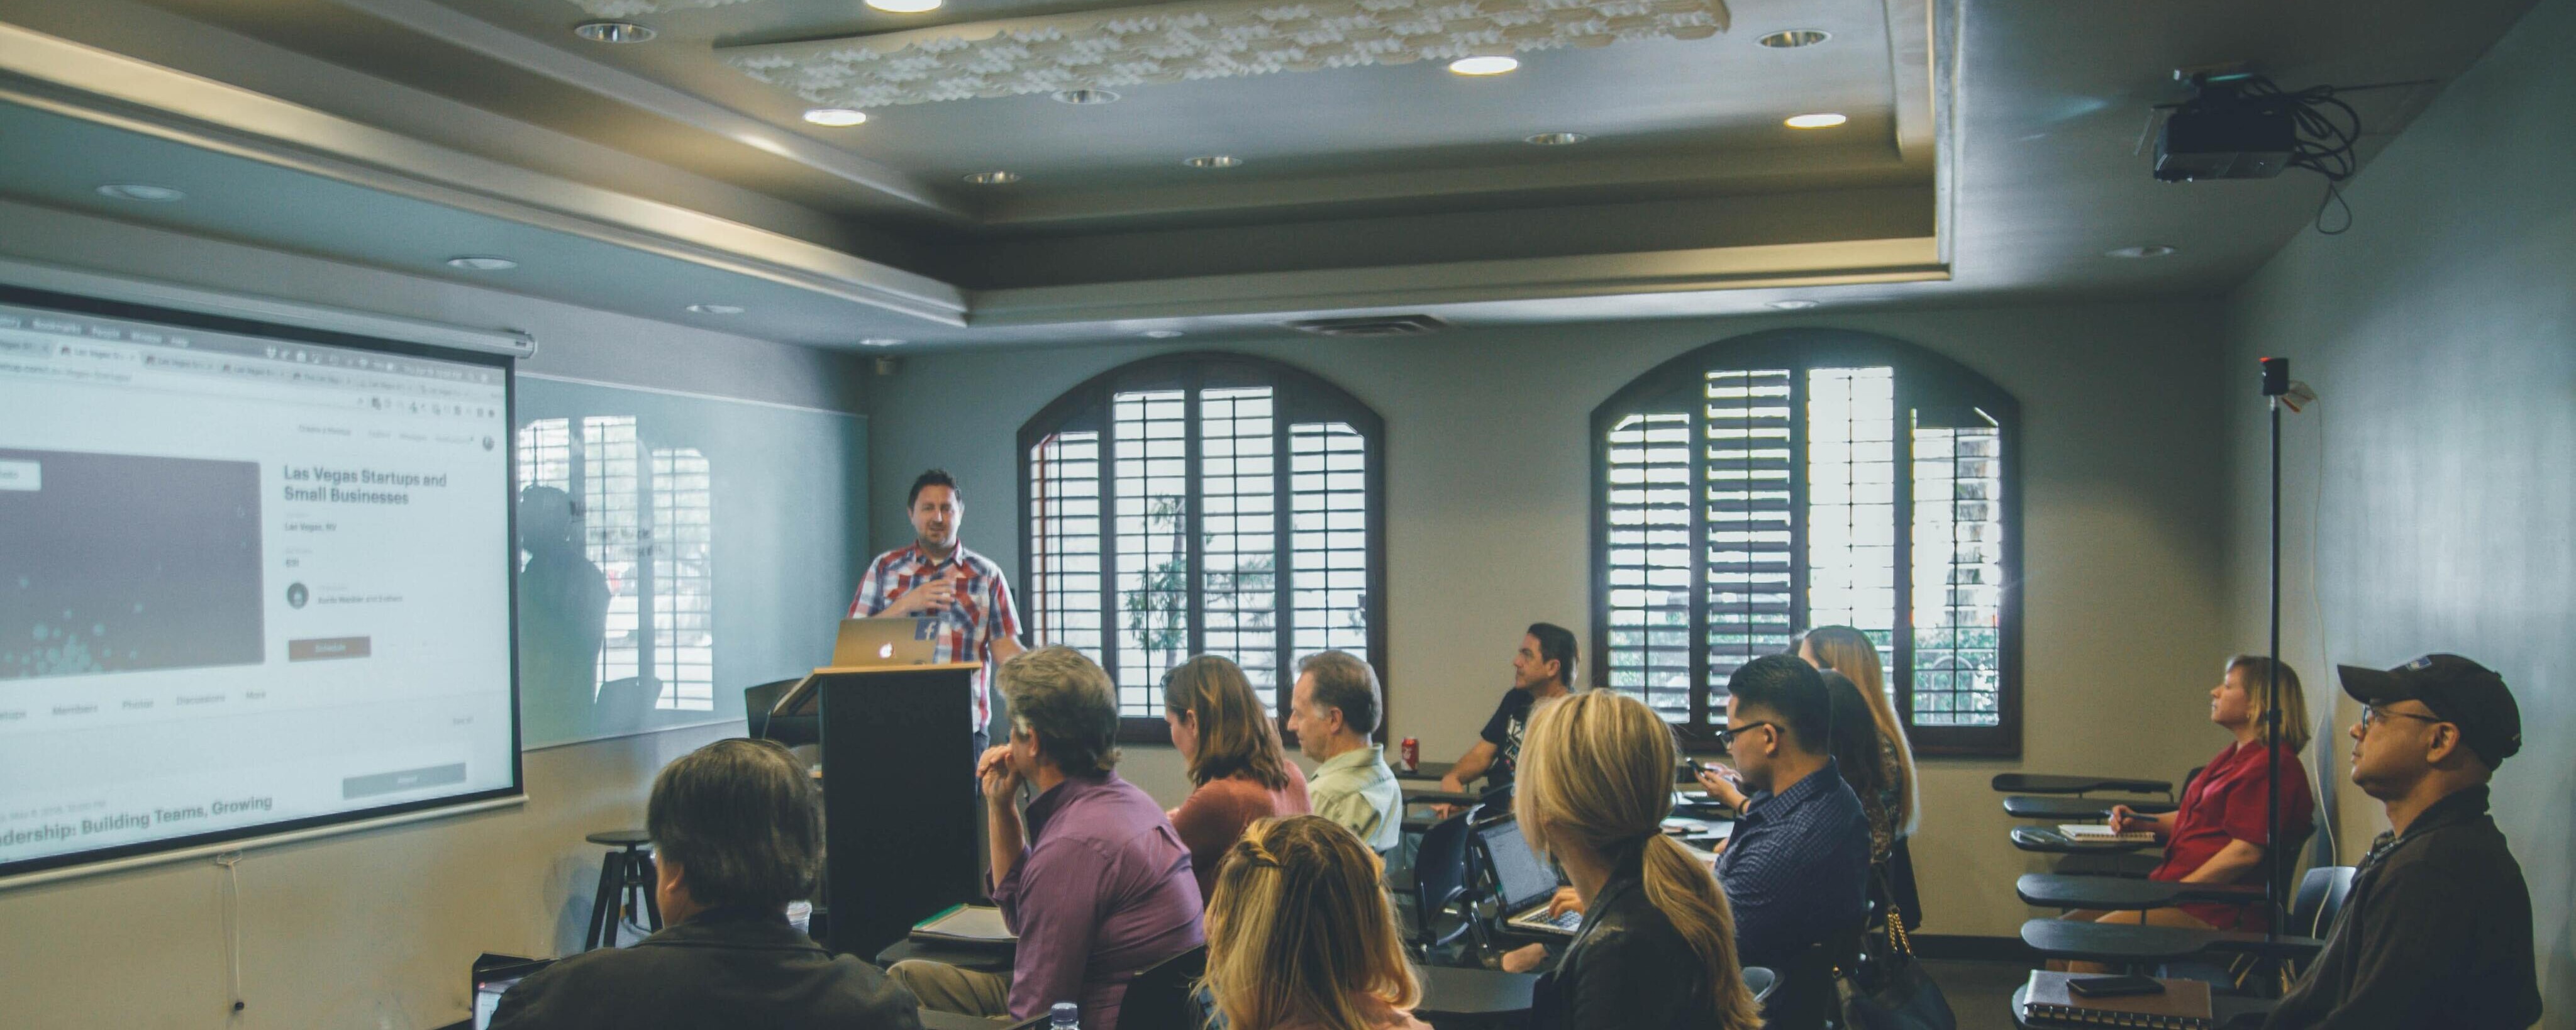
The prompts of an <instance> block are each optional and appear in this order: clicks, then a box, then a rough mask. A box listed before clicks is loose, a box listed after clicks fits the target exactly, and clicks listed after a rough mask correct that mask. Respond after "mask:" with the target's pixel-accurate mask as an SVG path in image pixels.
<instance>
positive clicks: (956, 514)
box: [850, 469, 1025, 755]
mask: <svg viewBox="0 0 2576 1030" xmlns="http://www.w3.org/2000/svg"><path fill="white" fill-rule="evenodd" d="M905 505H906V507H907V509H908V514H909V515H910V516H911V518H912V529H913V536H914V540H913V542H912V543H910V544H908V545H906V546H903V547H899V548H896V549H894V550H891V551H887V552H886V553H884V554H881V555H878V556H877V560H875V561H873V562H870V563H868V573H867V575H866V576H864V577H861V578H860V580H859V593H858V596H857V597H854V598H852V599H851V600H850V618H853V619H864V618H871V617H877V616H884V617H888V618H893V617H912V618H924V619H932V620H935V621H936V622H937V624H938V633H939V639H938V641H937V644H936V647H935V650H934V656H935V657H936V658H937V660H939V661H942V662H979V663H982V665H983V666H984V668H983V669H981V670H979V671H977V672H976V673H975V753H976V754H978V755H981V754H983V753H984V747H985V745H986V744H988V743H990V738H989V737H988V736H987V735H986V733H985V729H984V728H985V727H986V726H987V725H990V724H991V723H992V721H993V702H992V694H991V692H990V690H989V689H988V688H987V686H986V684H987V683H988V682H990V681H991V679H992V678H993V667H994V666H996V665H1000V664H1002V663H1003V662H1006V661H1009V660H1010V659H1011V656H1012V655H1015V654H1018V653H1020V652H1021V651H1022V650H1025V649H1024V648H1022V647H1021V646H1020V613H1019V612H1018V610H1016V609H1014V608H1012V607H1011V585H1010V583H1008V582H1007V581H1005V580H1004V579H1003V578H1002V569H1001V567H1000V566H997V565H995V564H993V562H992V560H991V559H989V558H986V557H984V556H983V555H980V554H977V553H975V552H973V551H969V550H967V549H966V548H965V547H964V546H963V545H961V544H959V543H958V542H957V524H958V522H959V521H960V520H961V517H962V516H963V515H964V512H965V509H964V507H963V506H962V505H961V504H960V503H959V501H958V499H957V481H956V480H955V479H951V478H949V475H948V473H946V472H944V471H941V470H939V469H931V470H930V471H928V472H924V473H922V474H921V476H920V478H917V479H914V480H913V481H912V493H911V495H910V496H909V497H908V498H907V499H906V500H905Z"/></svg>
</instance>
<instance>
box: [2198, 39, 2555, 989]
mask: <svg viewBox="0 0 2576 1030" xmlns="http://www.w3.org/2000/svg"><path fill="white" fill-rule="evenodd" d="M2571 46H2576V0H2545V2H2543V3H2541V4H2540V5H2539V6H2537V7H2535V8H2533V9H2532V11H2531V13H2530V14H2528V15H2526V16H2524V18H2523V20H2522V22H2521V24H2520V25H2519V26H2518V27H2516V28H2515V29H2514V30H2513V32H2512V33H2510V34H2509V35H2507V36H2506V37H2505V38H2504V39H2503V40H2502V41H2500V42H2499V43H2497V44H2496V46H2495V48H2494V49H2493V50H2491V51H2489V52H2488V54H2487V55H2486V57H2485V58H2484V59H2482V60H2481V61H2480V62H2479V63H2478V64H2477V65H2476V66H2475V67H2474V68H2472V69H2471V70H2470V71H2469V72H2468V73H2467V74H2466V75H2463V76H2462V77H2460V78H2459V79H2458V80H2456V81H2454V82H2453V83H2451V84H2450V86H2449V87H2448V88H2447V89H2446V90H2445V91H2444V92H2443V95H2442V96H2441V98H2440V99H2439V100H2437V101H2436V102H2435V103H2434V104H2433V106H2432V107H2431V108H2430V109H2428V110H2427V111H2426V112H2425V113H2424V115H2423V117H2421V118H2419V119H2417V120H2416V122H2415V123H2414V125H2413V126H2411V127H2410V128H2408V129H2407V131H2406V134H2405V135H2404V136H2403V137H2401V138H2399V139H2398V140H2397V141H2396V142H2395V143H2394V144H2392V145H2391V146H2390V147H2389V148H2388V150H2387V151H2386V152H2385V153H2384V154H2382V155H2381V156H2380V157H2379V159H2378V160H2377V161H2375V162H2373V163H2372V164H2371V166H2370V168H2369V170H2368V171H2367V172H2365V173H2364V174H2363V175H2362V176H2361V177H2360V178H2359V179H2358V180H2356V181H2355V182H2354V184H2353V186H2352V189H2351V190H2350V191H2349V194H2348V195H2349V197H2350V199H2351V202H2352V206H2353V211H2354V214H2355V217H2356V221H2355V222H2354V224H2353V228H2352V230H2351V231H2350V232H2347V233H2345V234H2343V235H2341V236H2333V237H2326V236H2318V235H2315V234H2307V235H2302V236H2300V237H2299V238H2298V239H2296V240H2294V241H2293V242H2291V243H2290V245H2289V246H2287V247H2285V248H2284V249H2283V250H2282V251H2281V253H2280V254H2279V255H2277V256H2275V257H2274V258H2273V259H2272V261H2271V262H2270V263H2269V264H2266V265H2265V266H2264V267H2263V268H2262V270H2261V271H2260V272H2259V273H2257V274H2256V275H2255V276H2254V277H2253V279H2252V280H2250V281H2249V282H2248V283H2247V284H2246V285H2245V286H2244V287H2243V288H2242V289H2240V290H2239V291H2237V294H2236V295H2235V297H2234V298H2233V299H2232V303H2231V304H2230V306H2229V312H2228V320H2229V324H2230V335H2231V337H2232V338H2233V339H2235V340H2236V341H2237V346H2236V348H2235V351H2236V352H2235V354H2233V355H2232V356H2231V357H2230V359H2229V364H2228V366H2227V368H2226V369H2225V372H2224V374H2223V377H2222V378H2223V380H2224V383H2225V389H2226V399H2225V404H2226V408H2227V410H2228V412H2229V413H2230V416H2231V419H2230V422H2231V432H2230V435H2231V437H2232V438H2233V439H2234V441H2235V447H2234V449H2233V459H2234V460H2233V464H2234V466H2235V475H2234V477H2233V483H2234V488H2235V495H2236V496H2237V497H2238V498H2239V499H2240V500H2239V502H2238V503H2236V504H2235V505H2233V508H2234V510H2235V512H2236V519H2235V523H2234V525H2235V532H2234V534H2233V536H2232V542H2231V544H2230V547H2229V551H2230V553H2231V555H2232V560H2231V561H2230V567H2231V568H2232V569H2234V570H2235V571H2236V573H2237V578H2236V581H2235V584H2234V587H2233V589H2232V591H2231V596H2232V597H2233V599H2234V602H2235V606H2234V608H2235V612H2236V615H2235V618H2234V620H2233V621H2234V624H2235V625H2236V626H2238V627H2241V629H2240V631H2239V636H2240V637H2242V638H2246V639H2259V635H2260V634H2261V633H2262V632H2263V619H2264V610H2263V602H2264V583H2263V579H2262V572H2263V559H2264V547H2265V540H2264V535H2263V534H2264V522H2263V512H2264V508H2263V502H2264V493H2263V491H2264V488H2265V483H2264V476H2265V471H2266V467H2267V465H2266V462H2265V454H2264V449H2263V448H2264V440H2265V435H2264V434H2265V428H2264V424H2263V421H2262V417H2263V416H2262V408H2261V405H2260V401H2259V400H2258V399H2257V398H2256V397H2255V396H2254V395H2255V392H2256V391H2255V386H2254V384H2255V379H2254V360H2255V358H2256V357H2257V356H2260V355H2279V356H2286V357H2288V358H2290V367H2291V371H2292V373H2293V374H2294V375H2295V376H2296V377H2297V378H2299V379H2303V380H2306V381H2307V382H2309V383H2311V384H2313V385H2314V386H2315V387H2316V390H2317V393H2318V394H2319V396H2320V397H2321V399H2322V400H2321V403H2320V404H2318V405H2317V406H2316V407H2315V408H2313V409H2311V410H2309V411H2308V412H2307V413H2305V414H2302V415H2295V416H2290V417H2289V418H2288V419H2287V423H2286V425H2285V427H2284V448H2283V451H2284V453H2283V464H2284V467H2285V469H2286V477H2285V478H2286V480H2287V482H2286V484H2285V489H2284V491H2283V493H2284V504H2283V506H2284V508H2285V509H2286V511H2287V518H2286V520H2285V526H2284V537H2285V539H2284V545H2283V565H2284V573H2285V575H2284V583H2285V591H2284V597H2285V603H2284V606H2283V607H2284V611H2283V624H2284V640H2283V647H2282V652H2283V654H2284V655H2285V656H2287V657H2288V658H2289V659H2290V660H2291V662H2292V663H2293V664H2294V665H2296V666H2298V667H2299V668H2301V669H2302V670H2303V671H2309V672H2311V673H2312V676H2313V681H2314V682H2315V683H2316V686H2315V687H2312V688H2311V689H2312V691H2313V692H2312V693H2311V694H2310V702H2311V705H2312V707H2313V708H2314V709H2315V711H2314V715H2315V716H2316V717H2317V718H2319V719H2321V720H2331V723H2332V729H2333V731H2334V733H2335V735H2334V736H2332V737H2329V738H2325V739H2327V740H2330V741H2331V742H2332V744H2333V745H2334V746H2333V748H2332V749H2330V750H2329V751H2328V752H2327V754H2326V755H2325V761H2326V762H2327V763H2328V764H2329V766H2330V769H2331V772H2332V775H2331V777H2328V778H2327V779H2329V780H2330V781H2331V782H2332V783H2333V784H2335V785H2340V786H2342V787H2343V788H2344V789H2343V790H2342V792H2341V796H2340V797H2339V798H2338V799H2337V808H2338V810H2339V816H2340V818H2339V821H2338V825H2339V828H2340V829H2341V830H2342V833H2341V838H2342V840H2341V860H2342V861H2344V862H2354V861H2358V860H2359V859H2360V857H2361V855H2362V853H2363V852H2364V851H2365V850H2367V849H2368V847H2369V844H2370V839H2371V837H2372V836H2374V835H2376V834H2377V833H2378V832H2380V831H2381V830H2384V829H2386V828H2387V820H2386V818H2385V817H2384V816H2383V815H2382V813H2381V811H2380V809H2379V806H2378V805H2377V804H2376V803H2374V802H2372V801H2371V800H2370V799H2369V798H2367V797H2364V796H2362V795H2361V794H2360V792H2359V791H2357V790H2353V789H2352V788H2351V787H2350V785H2349V784H2348V783H2347V782H2345V781H2344V780H2343V777H2344V775H2345V774H2346V773H2347V772H2348V771H2349V769H2350V768H2351V747H2350V744H2351V742H2350V740H2349V739H2347V738H2345V737H2344V736H2342V735H2341V734H2342V732H2343V731H2344V730H2345V729H2347V728H2349V727H2350V725H2351V722H2352V719H2353V718H2354V717H2355V716H2356V715H2357V712H2356V710H2355V708H2354V706H2353V704H2352V703H2351V701H2350V700H2349V699H2346V698H2343V697H2342V695H2341V692H2340V691H2339V690H2336V689H2335V688H2333V687H2332V686H2331V685H2330V681H2331V679H2332V677H2331V676H2330V675H2329V674H2328V673H2329V666H2330V664H2331V663H2333V662H2343V663H2349V664H2356V665H2375V666H2387V665H2393V664H2395V663H2397V662H2401V661H2405V660H2406V659H2409V658H2412V657H2414V656H2415V655H2417V654H2421V653H2424V652H2428V651H2452V652H2457V653H2460V654H2465V655H2468V656H2470V657H2472V658H2475V659H2477V660H2479V661H2480V662H2483V663H2485V664H2486V665H2488V666H2489V667H2491V668H2493V669H2495V670H2497V671H2498V672H2501V673H2503V674H2504V677H2505V682H2506V683H2508V684H2510V685H2511V686H2512V687H2513V689H2514V694H2515V696H2516V697H2517V698H2518V699H2519V701H2520V703H2521V707H2522V719H2523V742H2524V744H2523V751H2522V754H2521V755H2519V756H2517V757H2515V758H2513V759H2511V760H2509V761H2507V762H2506V763H2505V765H2504V768H2503V769H2502V770H2501V772H2500V773H2499V775H2498V777H2497V779H2496V782H2495V784H2494V804H2495V813H2496V819H2497V822H2498V823H2499V824H2500V825H2501V826H2502V827H2503V828H2504V832H2505V835H2506V836H2507V837H2508V838H2510V839H2511V840H2512V841H2513V846H2514V853H2515V855H2516V856H2517V857H2518V858H2519V859H2520V860H2521V862H2522V868H2523V878H2524V880H2525V881H2526V882H2527V883H2528V884H2529V885H2530V887H2531V893H2532V901H2533V905H2534V908H2535V914H2536V916H2537V925H2536V926H2535V930H2536V932H2537V935H2538V944H2539V961H2540V973H2541V987H2542V992H2543V995H2544V997H2545V998H2546V1000H2547V1002H2548V1007H2549V1015H2548V1017H2547V1018H2546V1019H2545V1020H2544V1023H2545V1025H2547V1026H2551V1027H2570V1026H2576V864H2572V863H2576V859H2572V858H2571V856H2576V818H2571V815H2576V813H2571V811H2570V808H2569V805H2570V799H2571V798H2576V743H2571V737H2572V736H2576V684H2571V682H2570V678H2571V675H2576V660H2571V658H2570V657H2569V653H2568V646H2567V645H2568V632H2569V628H2570V627H2571V626H2576V478H2571V477H2570V474H2569V473H2570V470H2571V469H2576V165H2571V164H2570V161H2569V158H2570V157H2571V155H2576V76H2571V75H2570V74H2568V71H2567V67H2566V65H2565V63H2564V54H2565V53H2566V52H2567V50H2568V49H2569V48H2570V47H2571ZM2330 706H2331V709H2332V710H2330ZM2315 757H2316V756H2313V755H2312V756H2311V758H2312V759H2313V758H2315Z"/></svg>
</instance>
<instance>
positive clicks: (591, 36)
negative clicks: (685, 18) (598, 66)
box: [572, 21, 660, 43]
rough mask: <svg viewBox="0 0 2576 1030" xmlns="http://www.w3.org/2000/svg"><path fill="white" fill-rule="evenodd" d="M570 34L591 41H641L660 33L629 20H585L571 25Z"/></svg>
mask: <svg viewBox="0 0 2576 1030" xmlns="http://www.w3.org/2000/svg"><path fill="white" fill-rule="evenodd" d="M572 34H573V35H576V36H580V37H581V38H583V39H587V40H589V41H591V42H593V43H641V42H644V41H645V40H648V39H651V38H653V37H654V36H657V35H660V33H658V32H655V31H653V30H652V29H651V28H650V27H648V26H643V25H637V24H635V23H634V22H631V21H586V22H583V23H581V24H579V25H575V26H573V27H572Z"/></svg>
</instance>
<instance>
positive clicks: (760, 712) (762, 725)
mask: <svg viewBox="0 0 2576 1030" xmlns="http://www.w3.org/2000/svg"><path fill="white" fill-rule="evenodd" d="M800 682H803V681H802V680H778V681H776V682H772V683H763V684H761V685H759V686H756V687H744V688H742V714H743V719H744V720H745V721H746V722H748V723H750V725H751V735H752V736H753V737H754V738H756V739H763V740H775V741H777V742H779V743H781V744H785V745H787V746H789V747H795V746H797V745H799V744H815V743H820V742H821V741H822V739H823V733H822V730H821V728H820V727H819V726H818V725H817V720H816V719H815V717H814V716H811V715H789V716H782V717H779V718H775V719H773V718H770V715H769V710H770V709H772V708H776V707H778V699H779V698H781V697H784V696H786V695H787V691H788V688H790V687H793V686H795V685H796V684H798V683H800Z"/></svg>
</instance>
